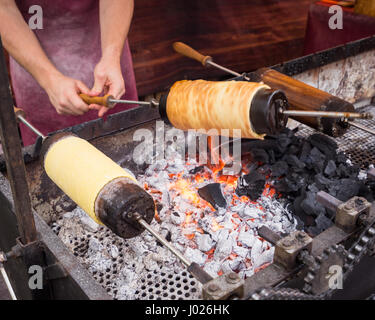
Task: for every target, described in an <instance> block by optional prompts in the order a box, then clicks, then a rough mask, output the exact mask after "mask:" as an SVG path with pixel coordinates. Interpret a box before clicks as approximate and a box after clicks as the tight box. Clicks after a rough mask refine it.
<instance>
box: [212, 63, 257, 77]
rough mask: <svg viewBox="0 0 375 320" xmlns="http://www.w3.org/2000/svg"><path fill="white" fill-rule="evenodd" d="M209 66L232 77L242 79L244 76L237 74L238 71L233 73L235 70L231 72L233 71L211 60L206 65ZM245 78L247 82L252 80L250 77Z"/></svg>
mask: <svg viewBox="0 0 375 320" xmlns="http://www.w3.org/2000/svg"><path fill="white" fill-rule="evenodd" d="M207 64H209V65H211V66H213V67H214V68H216V69H220V70H222V71H224V72H226V73H229V74H231V75H233V76H236V77H242V76H243V75H242V74H240V73H238V72H236V71H233V70H231V69H228V68H225V67H223V66H221V65H219V64H217V63H215V62H213V61H212V60H211V59H210V60H207V61H206V65H207ZM243 77H244V78H245V79H246V80H250V79H249V78H248V77H246V76H243Z"/></svg>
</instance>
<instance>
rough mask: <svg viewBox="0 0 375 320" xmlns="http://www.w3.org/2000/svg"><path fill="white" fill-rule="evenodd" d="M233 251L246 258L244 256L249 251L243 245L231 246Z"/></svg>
mask: <svg viewBox="0 0 375 320" xmlns="http://www.w3.org/2000/svg"><path fill="white" fill-rule="evenodd" d="M233 252H234V253H235V254H238V255H239V256H240V257H242V258H246V256H247V255H248V253H249V249H246V248H245V247H239V246H234V247H233Z"/></svg>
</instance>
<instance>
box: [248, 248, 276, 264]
mask: <svg viewBox="0 0 375 320" xmlns="http://www.w3.org/2000/svg"><path fill="white" fill-rule="evenodd" d="M274 252H275V248H274V247H272V248H271V249H269V250H266V251H264V252H263V253H261V254H260V255H259V256H258V257H257V259H256V260H255V261H254V265H253V267H254V268H259V267H261V266H263V265H265V264H266V263H271V262H272V260H273V254H274Z"/></svg>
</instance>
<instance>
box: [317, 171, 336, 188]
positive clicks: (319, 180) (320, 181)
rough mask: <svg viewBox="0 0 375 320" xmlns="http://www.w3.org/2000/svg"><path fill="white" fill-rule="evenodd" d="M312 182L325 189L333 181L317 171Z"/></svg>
mask: <svg viewBox="0 0 375 320" xmlns="http://www.w3.org/2000/svg"><path fill="white" fill-rule="evenodd" d="M314 182H315V184H316V185H317V187H318V188H319V189H326V188H328V187H329V186H330V185H331V184H332V183H333V182H334V181H333V180H331V179H328V178H326V177H325V176H323V175H322V174H321V173H318V174H317V175H315V177H314Z"/></svg>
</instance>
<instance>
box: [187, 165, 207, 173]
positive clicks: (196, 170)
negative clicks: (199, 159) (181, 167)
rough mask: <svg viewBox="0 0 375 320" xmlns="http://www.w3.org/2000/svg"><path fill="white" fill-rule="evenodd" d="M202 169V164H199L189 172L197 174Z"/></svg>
mask: <svg viewBox="0 0 375 320" xmlns="http://www.w3.org/2000/svg"><path fill="white" fill-rule="evenodd" d="M203 170H204V166H199V167H195V168H193V169H191V170H190V171H189V173H190V174H197V173H198V172H202V171H203Z"/></svg>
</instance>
